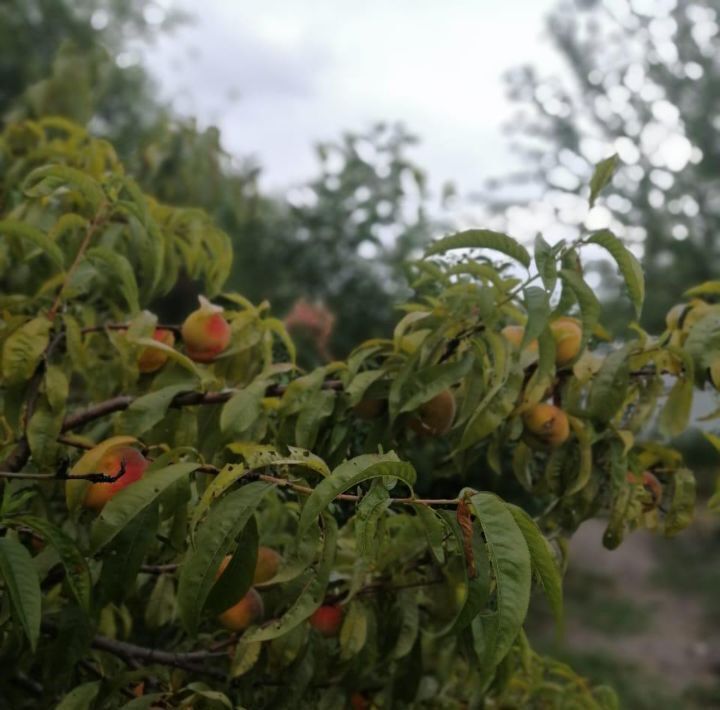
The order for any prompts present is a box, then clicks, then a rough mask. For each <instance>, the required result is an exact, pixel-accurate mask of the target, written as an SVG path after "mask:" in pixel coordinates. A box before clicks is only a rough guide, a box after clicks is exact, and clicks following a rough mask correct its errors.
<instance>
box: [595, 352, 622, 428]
mask: <svg viewBox="0 0 720 710" xmlns="http://www.w3.org/2000/svg"><path fill="white" fill-rule="evenodd" d="M629 386H630V364H629V361H628V349H627V348H621V349H620V350H616V351H615V352H612V353H610V354H609V355H608V356H607V357H606V358H605V362H603V364H602V367H601V368H600V370H599V371H598V373H597V375H595V377H594V378H593V381H592V386H591V388H590V394H589V396H588V404H587V411H588V414H589V415H590V416H591V417H592V418H593V419H595V420H597V421H600V422H609V421H610V420H611V419H612V418H613V417H614V416H615V414H617V412H618V410H619V409H620V407H621V406H622V403H623V402H624V401H625V397H626V396H627V390H628V387H629Z"/></svg>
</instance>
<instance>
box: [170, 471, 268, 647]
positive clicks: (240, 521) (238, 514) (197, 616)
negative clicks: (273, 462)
mask: <svg viewBox="0 0 720 710" xmlns="http://www.w3.org/2000/svg"><path fill="white" fill-rule="evenodd" d="M273 488H274V486H273V485H272V484H271V483H265V482H263V481H255V482H253V483H248V484H247V485H246V486H243V487H242V488H240V489H239V490H237V491H233V492H231V493H228V494H227V495H226V496H225V497H223V498H222V499H221V500H220V501H219V502H218V503H217V504H216V505H215V506H213V508H212V509H211V511H210V514H209V515H208V517H207V519H206V520H205V521H204V522H203V523H202V525H200V526H199V528H198V531H197V537H196V541H195V548H194V549H190V550H188V553H187V556H186V558H185V561H184V562H183V564H182V567H181V568H180V580H179V584H178V606H179V610H180V619H181V621H182V623H183V626H184V627H185V628H186V629H187V630H188V632H190V633H194V632H195V630H196V629H197V627H198V624H199V623H200V620H201V614H202V611H203V608H204V607H205V602H206V600H207V598H208V595H209V594H210V590H211V589H212V587H213V585H214V583H215V574H216V572H217V570H218V568H219V567H220V563H221V562H222V560H223V558H224V557H225V555H226V554H227V553H228V552H229V551H230V549H231V548H232V546H233V544H234V543H235V541H236V540H237V539H238V537H239V536H240V534H241V533H242V531H243V530H244V529H245V526H246V525H247V523H248V521H249V520H250V518H251V517H252V515H253V514H254V513H255V510H256V509H257V507H258V506H259V505H260V502H261V501H262V499H263V498H264V497H265V496H266V495H267V494H268V493H269V492H270V490H272V489H273Z"/></svg>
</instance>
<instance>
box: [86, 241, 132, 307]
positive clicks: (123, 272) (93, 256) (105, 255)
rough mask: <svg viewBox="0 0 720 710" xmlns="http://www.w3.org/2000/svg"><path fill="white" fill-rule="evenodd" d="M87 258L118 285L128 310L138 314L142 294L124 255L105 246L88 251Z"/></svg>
mask: <svg viewBox="0 0 720 710" xmlns="http://www.w3.org/2000/svg"><path fill="white" fill-rule="evenodd" d="M85 257H86V258H87V259H88V260H89V261H90V262H92V263H93V264H94V265H95V266H96V267H99V268H100V269H102V271H103V273H104V274H105V276H106V277H107V279H108V280H110V281H111V282H113V283H117V284H118V288H119V290H120V293H121V294H122V296H123V298H124V299H125V303H127V306H128V309H129V310H130V312H131V313H137V311H139V310H140V301H139V299H140V294H139V292H138V285H137V281H136V280H135V272H134V271H133V267H132V265H131V264H130V262H129V261H128V260H127V259H126V258H125V257H124V256H123V255H122V254H120V253H118V252H116V251H113V250H112V249H109V248H108V247H104V246H99V247H92V248H91V249H88V250H87V252H85Z"/></svg>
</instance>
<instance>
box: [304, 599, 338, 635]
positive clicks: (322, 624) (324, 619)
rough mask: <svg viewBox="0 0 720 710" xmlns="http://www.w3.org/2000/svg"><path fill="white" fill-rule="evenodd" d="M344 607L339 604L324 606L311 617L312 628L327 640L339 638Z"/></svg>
mask: <svg viewBox="0 0 720 710" xmlns="http://www.w3.org/2000/svg"><path fill="white" fill-rule="evenodd" d="M342 620H343V612H342V607H340V606H338V605H337V604H324V605H323V606H321V607H319V608H318V609H316V610H315V612H314V613H313V615H312V616H311V617H310V626H312V627H313V628H314V629H317V630H318V631H319V632H320V633H321V634H322V635H323V636H325V637H326V638H331V637H332V636H337V635H338V634H339V633H340V626H342Z"/></svg>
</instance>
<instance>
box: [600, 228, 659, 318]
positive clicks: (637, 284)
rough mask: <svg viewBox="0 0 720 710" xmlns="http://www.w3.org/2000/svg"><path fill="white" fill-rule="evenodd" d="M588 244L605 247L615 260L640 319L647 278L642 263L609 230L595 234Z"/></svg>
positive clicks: (636, 314)
mask: <svg viewBox="0 0 720 710" xmlns="http://www.w3.org/2000/svg"><path fill="white" fill-rule="evenodd" d="M587 242H588V244H598V245H599V246H601V247H604V248H605V249H606V250H607V251H608V252H609V253H610V255H611V256H612V258H613V259H615V263H616V264H617V265H618V269H620V274H621V275H622V277H623V279H624V280H625V287H626V288H627V291H628V294H629V296H630V300H631V301H632V304H633V306H635V316H636V317H637V318H639V317H640V314H641V313H642V307H643V303H644V301H645V276H644V274H643V269H642V266H641V265H640V262H639V261H638V260H637V258H636V257H635V255H634V254H633V253H632V252H631V251H630V250H629V249H628V248H627V247H626V246H625V245H624V244H623V243H622V241H620V239H618V237H616V236H615V235H614V234H613V233H612V232H611V231H610V230H609V229H602V230H600V231H598V232H594V233H593V234H592V235H591V236H590V237H589V238H588V239H587Z"/></svg>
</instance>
